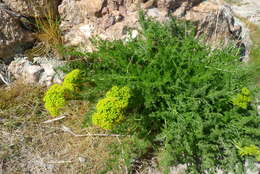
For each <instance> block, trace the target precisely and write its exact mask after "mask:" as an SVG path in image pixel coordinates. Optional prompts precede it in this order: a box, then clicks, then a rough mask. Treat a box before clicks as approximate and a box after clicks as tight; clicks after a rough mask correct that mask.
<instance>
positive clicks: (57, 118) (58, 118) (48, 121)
mask: <svg viewBox="0 0 260 174" xmlns="http://www.w3.org/2000/svg"><path fill="white" fill-rule="evenodd" d="M65 117H66V116H64V115H62V116H60V117H56V118H54V119H51V120H47V121H44V122H43V123H44V124H46V123H52V122H54V121H58V120H61V119H63V118H65Z"/></svg>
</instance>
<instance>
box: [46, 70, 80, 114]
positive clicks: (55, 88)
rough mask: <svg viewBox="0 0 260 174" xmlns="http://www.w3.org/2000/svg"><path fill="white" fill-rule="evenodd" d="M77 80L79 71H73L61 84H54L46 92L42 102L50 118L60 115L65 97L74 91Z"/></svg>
mask: <svg viewBox="0 0 260 174" xmlns="http://www.w3.org/2000/svg"><path fill="white" fill-rule="evenodd" d="M79 80H80V70H78V69H75V70H73V71H71V72H70V73H68V74H67V75H66V76H65V78H64V81H63V83H62V84H54V85H52V86H51V87H50V88H49V89H48V90H47V91H46V93H45V94H44V97H43V101H44V106H45V108H46V109H47V110H48V111H49V113H50V115H51V116H58V115H59V114H60V110H61V109H62V108H63V107H64V106H65V104H66V99H65V97H66V96H70V95H71V94H73V93H74V92H75V91H76V89H77V86H78V81H79Z"/></svg>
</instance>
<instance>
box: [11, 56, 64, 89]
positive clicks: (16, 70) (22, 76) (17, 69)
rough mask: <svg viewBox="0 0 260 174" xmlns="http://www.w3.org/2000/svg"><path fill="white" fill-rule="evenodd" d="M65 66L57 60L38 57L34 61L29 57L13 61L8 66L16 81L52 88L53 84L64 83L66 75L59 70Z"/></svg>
mask: <svg viewBox="0 0 260 174" xmlns="http://www.w3.org/2000/svg"><path fill="white" fill-rule="evenodd" d="M64 64H65V62H62V61H58V60H57V59H49V58H45V57H36V58H34V59H33V61H29V60H28V58H27V57H23V58H17V59H16V60H14V61H12V62H11V64H10V65H9V66H8V71H9V72H11V73H12V74H13V75H14V77H15V79H17V80H21V81H23V82H25V83H29V84H32V83H39V84H41V85H46V86H50V85H51V84H53V83H61V82H62V80H63V77H64V74H63V73H62V72H61V71H60V70H57V68H58V67H60V66H62V65H64Z"/></svg>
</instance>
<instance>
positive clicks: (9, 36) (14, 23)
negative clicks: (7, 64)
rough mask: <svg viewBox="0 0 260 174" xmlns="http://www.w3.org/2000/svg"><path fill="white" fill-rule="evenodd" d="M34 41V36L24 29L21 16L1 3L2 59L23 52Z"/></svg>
mask: <svg viewBox="0 0 260 174" xmlns="http://www.w3.org/2000/svg"><path fill="white" fill-rule="evenodd" d="M33 40H34V39H33V37H32V34H31V33H30V32H29V31H27V30H26V29H24V28H23V27H22V25H21V23H20V21H19V16H17V15H16V14H15V13H13V12H12V11H10V10H9V9H7V8H6V6H4V5H3V4H2V3H0V59H3V58H8V57H11V56H13V55H15V54H17V53H19V52H21V51H22V50H23V49H25V48H27V47H28V46H29V45H30V43H32V42H33Z"/></svg>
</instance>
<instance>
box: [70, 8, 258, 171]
mask: <svg viewBox="0 0 260 174" xmlns="http://www.w3.org/2000/svg"><path fill="white" fill-rule="evenodd" d="M140 24H141V26H142V31H140V34H139V36H138V37H137V38H135V39H132V40H129V41H128V42H125V41H122V40H116V41H105V40H100V39H93V40H92V41H93V43H94V44H95V45H96V48H97V49H96V50H95V51H94V52H92V53H85V54H84V56H85V60H84V61H82V62H77V61H74V62H71V63H70V64H68V65H67V67H66V68H65V70H66V71H67V72H69V71H71V70H73V69H76V68H78V69H80V70H81V72H82V74H83V78H84V84H85V88H84V87H83V88H82V89H83V90H82V92H81V94H80V95H81V96H82V99H85V100H91V101H97V100H98V99H100V98H103V97H104V95H105V93H107V91H110V90H111V88H112V87H113V86H117V87H118V88H119V89H120V88H121V87H127V88H129V89H130V90H131V100H129V101H131V102H129V104H128V105H127V107H126V108H124V119H120V121H119V122H118V124H116V126H112V127H105V128H108V129H111V132H113V133H118V134H122V135H131V138H129V136H126V137H125V138H122V143H119V144H115V145H112V146H113V147H114V148H112V149H111V151H112V152H113V154H114V156H113V158H112V159H111V160H109V162H108V164H107V170H108V171H110V170H111V169H113V170H115V169H116V168H119V167H120V165H119V160H121V159H122V158H123V159H124V160H123V161H124V165H126V166H127V167H128V170H129V171H134V170H135V163H134V161H136V160H140V161H142V160H144V159H147V158H149V157H151V156H155V157H156V159H157V160H158V162H159V167H161V169H163V171H164V173H169V167H170V166H173V165H178V164H187V170H186V172H187V173H198V174H199V173H204V172H206V171H207V172H208V173H216V170H217V169H218V168H219V169H222V170H223V171H225V172H232V173H237V174H238V173H244V172H245V170H246V169H245V165H244V164H245V160H249V161H255V158H253V157H252V156H248V155H246V154H245V153H243V154H242V155H241V152H239V149H237V147H236V145H235V143H234V142H236V143H238V142H239V144H240V145H241V147H247V146H255V147H259V144H260V141H259V140H260V134H259V123H260V117H259V116H258V115H257V112H256V105H255V103H254V98H255V94H256V92H257V91H256V89H255V88H254V86H253V85H252V84H253V82H252V81H253V77H252V78H251V73H252V72H251V71H250V69H251V68H250V67H249V66H247V65H245V64H242V63H241V62H240V61H239V55H237V54H236V53H237V52H238V51H237V49H236V48H234V47H229V48H225V49H215V50H212V49H211V48H209V47H207V46H205V45H203V44H202V43H200V42H198V40H196V39H195V30H194V27H193V26H192V24H190V23H187V22H182V21H177V20H175V19H174V18H173V19H172V20H170V21H168V22H166V23H164V24H160V23H159V22H156V21H153V20H151V19H149V18H146V17H145V16H144V15H143V14H142V13H141V14H140ZM112 89H113V88H112ZM241 90H242V91H241ZM103 100H104V99H103ZM109 102H111V103H109ZM113 102H118V99H113V100H112V99H110V100H109V101H106V102H105V104H104V106H105V105H106V106H108V105H109V106H110V104H111V105H113ZM114 104H115V103H114ZM99 107H101V102H99V104H98V106H97V110H95V109H94V110H95V111H94V112H96V113H102V112H103V110H100V109H99ZM107 108H108V109H111V108H112V107H107ZM119 110H120V109H119ZM106 111H107V110H106ZM121 111H122V110H120V112H119V111H118V112H119V113H120V114H121ZM91 115H92V116H93V115H94V117H95V114H86V120H91V119H90V118H91ZM116 119H117V118H116ZM94 120H95V118H94ZM95 125H99V124H95ZM99 126H100V125H99ZM100 127H102V126H100ZM122 149H123V150H122ZM117 159H118V160H117ZM104 172H105V171H104Z"/></svg>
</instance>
